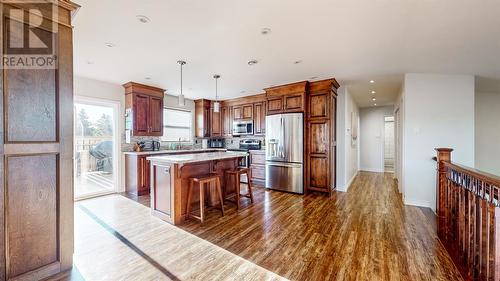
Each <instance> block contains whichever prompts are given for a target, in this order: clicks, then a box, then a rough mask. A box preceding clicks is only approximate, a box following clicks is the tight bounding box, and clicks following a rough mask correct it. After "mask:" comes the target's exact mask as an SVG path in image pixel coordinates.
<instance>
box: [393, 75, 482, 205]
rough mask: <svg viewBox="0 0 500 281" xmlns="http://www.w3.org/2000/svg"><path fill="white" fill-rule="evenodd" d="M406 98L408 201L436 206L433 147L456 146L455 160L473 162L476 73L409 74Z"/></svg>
mask: <svg viewBox="0 0 500 281" xmlns="http://www.w3.org/2000/svg"><path fill="white" fill-rule="evenodd" d="M403 102H404V133H403V138H404V144H403V151H402V153H403V164H402V168H403V190H404V199H405V204H409V205H417V206H424V207H430V208H432V209H433V210H435V206H436V162H434V161H433V160H431V159H432V157H433V156H435V155H436V152H435V151H434V149H435V148H437V147H450V148H453V149H454V152H453V154H452V157H453V158H452V160H453V161H454V162H456V163H460V164H463V165H467V166H473V165H474V77H473V76H471V75H440V74H414V73H410V74H406V75H405V82H404V98H403Z"/></svg>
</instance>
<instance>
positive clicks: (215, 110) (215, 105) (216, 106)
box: [214, 101, 220, 113]
mask: <svg viewBox="0 0 500 281" xmlns="http://www.w3.org/2000/svg"><path fill="white" fill-rule="evenodd" d="M214 112H215V113H218V112H220V102H218V101H216V102H214Z"/></svg>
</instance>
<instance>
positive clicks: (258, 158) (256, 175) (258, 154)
mask: <svg viewBox="0 0 500 281" xmlns="http://www.w3.org/2000/svg"><path fill="white" fill-rule="evenodd" d="M250 170H251V172H252V179H251V180H252V182H253V183H256V184H260V185H264V184H265V182H266V151H265V150H250Z"/></svg>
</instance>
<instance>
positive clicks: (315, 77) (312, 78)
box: [309, 76, 318, 80]
mask: <svg viewBox="0 0 500 281" xmlns="http://www.w3.org/2000/svg"><path fill="white" fill-rule="evenodd" d="M309 79H311V80H314V79H318V76H313V77H311V78H309Z"/></svg>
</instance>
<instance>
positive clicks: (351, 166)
mask: <svg viewBox="0 0 500 281" xmlns="http://www.w3.org/2000/svg"><path fill="white" fill-rule="evenodd" d="M352 112H354V113H355V114H354V115H355V116H357V117H358V118H357V120H356V122H358V128H359V109H358V106H357V105H356V103H355V102H354V100H353V98H352V96H351V94H350V93H349V90H348V89H347V88H346V87H344V86H342V87H340V88H339V90H338V97H337V184H336V186H337V190H338V191H344V192H346V191H347V190H348V188H349V186H350V184H351V183H352V181H353V179H354V178H355V177H356V175H357V174H358V170H359V165H358V163H359V161H358V159H359V143H358V142H355V143H353V142H352V141H351V139H352V134H351V113H352ZM358 135H359V133H358Z"/></svg>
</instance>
